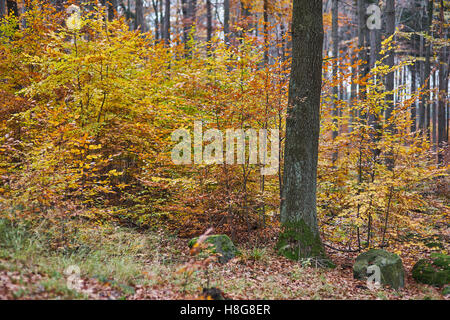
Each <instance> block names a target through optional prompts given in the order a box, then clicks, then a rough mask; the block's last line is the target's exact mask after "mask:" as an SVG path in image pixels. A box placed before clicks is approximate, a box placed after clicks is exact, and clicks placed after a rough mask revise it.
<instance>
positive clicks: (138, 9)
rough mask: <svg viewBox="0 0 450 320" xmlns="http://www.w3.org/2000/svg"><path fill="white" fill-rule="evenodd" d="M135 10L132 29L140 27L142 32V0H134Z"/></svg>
mask: <svg viewBox="0 0 450 320" xmlns="http://www.w3.org/2000/svg"><path fill="white" fill-rule="evenodd" d="M135 9H136V11H135V14H136V16H135V18H134V29H135V30H137V29H138V28H139V29H140V31H141V32H144V31H145V30H144V6H143V0H136V8H135Z"/></svg>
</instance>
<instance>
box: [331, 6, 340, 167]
mask: <svg viewBox="0 0 450 320" xmlns="http://www.w3.org/2000/svg"><path fill="white" fill-rule="evenodd" d="M332 2H333V3H332V7H331V17H332V18H331V20H332V21H331V41H332V42H333V80H337V78H338V60H337V59H338V58H339V35H338V32H339V2H338V0H332ZM338 100H339V87H338V86H337V85H334V86H333V111H332V115H333V123H334V126H335V128H334V129H333V133H332V138H333V140H335V139H336V138H337V136H338V134H339V127H338V126H339V124H338V121H337V118H338V117H339V106H338ZM337 158H338V152H337V151H335V152H333V158H332V161H333V163H334V162H336V160H337Z"/></svg>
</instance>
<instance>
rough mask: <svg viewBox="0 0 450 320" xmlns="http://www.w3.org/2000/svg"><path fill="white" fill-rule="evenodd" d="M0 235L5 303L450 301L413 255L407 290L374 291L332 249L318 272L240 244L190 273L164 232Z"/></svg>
mask: <svg viewBox="0 0 450 320" xmlns="http://www.w3.org/2000/svg"><path fill="white" fill-rule="evenodd" d="M0 231H1V232H0V237H1V239H0V240H1V241H0V299H130V300H134V299H204V298H205V297H202V288H204V287H216V288H219V289H220V290H221V291H222V292H223V294H224V296H225V297H226V298H229V299H346V300H348V299H389V300H390V299H446V300H448V299H450V296H447V297H444V296H442V294H441V291H442V290H441V289H439V288H434V287H432V286H428V285H423V284H417V283H416V282H414V280H413V279H412V278H411V272H410V271H411V267H412V263H410V260H409V259H407V258H406V259H405V258H404V263H405V269H406V275H407V279H406V286H405V288H403V289H401V290H399V291H396V290H393V289H390V288H380V289H374V290H371V289H369V288H368V287H367V285H366V283H365V282H364V281H359V280H355V279H353V272H352V263H353V261H354V256H349V254H348V253H346V254H343V253H342V254H333V253H332V252H330V257H331V258H332V259H333V261H334V262H335V263H336V265H337V267H336V268H335V269H316V268H313V267H312V266H310V265H308V263H299V262H294V261H290V260H287V259H284V258H283V257H280V256H278V255H277V254H276V252H275V250H274V249H273V246H259V247H257V248H246V247H245V246H239V249H240V250H241V253H242V254H241V255H240V256H238V257H237V258H235V259H233V260H231V261H230V262H228V263H227V264H226V265H221V264H218V263H212V264H210V265H209V267H208V268H206V269H200V270H197V271H194V272H192V273H191V272H189V270H190V268H189V266H191V267H192V266H193V265H194V264H193V263H192V262H193V258H192V257H191V256H190V254H189V248H188V246H187V241H186V239H179V238H177V237H175V236H171V235H168V234H167V233H164V232H161V231H149V230H145V231H139V230H136V229H132V228H127V227H118V226H108V227H105V226H101V227H100V226H92V225H91V226H90V227H87V228H84V229H83V231H82V232H81V233H79V234H78V235H77V239H76V242H75V245H73V246H72V247H71V248H67V247H59V248H50V247H49V246H48V243H47V242H46V241H45V239H42V237H40V236H39V235H38V234H37V233H36V232H34V233H31V232H29V231H27V230H25V229H20V228H12V227H10V226H8V224H7V223H6V222H5V221H2V220H0ZM402 258H403V257H402ZM70 266H72V270H70V269H68V267H70ZM78 268H79V269H78ZM78 270H79V274H77V273H76V272H77V271H78ZM70 272H71V273H70ZM68 283H76V284H79V287H78V288H75V289H69V288H68ZM69 287H70V286H69Z"/></svg>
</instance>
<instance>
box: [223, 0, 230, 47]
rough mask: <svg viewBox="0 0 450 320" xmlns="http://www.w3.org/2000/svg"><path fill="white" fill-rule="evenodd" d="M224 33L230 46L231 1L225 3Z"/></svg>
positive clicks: (225, 0) (227, 0)
mask: <svg viewBox="0 0 450 320" xmlns="http://www.w3.org/2000/svg"><path fill="white" fill-rule="evenodd" d="M223 33H224V38H225V43H226V44H230V0H224V1H223Z"/></svg>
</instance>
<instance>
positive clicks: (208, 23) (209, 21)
mask: <svg viewBox="0 0 450 320" xmlns="http://www.w3.org/2000/svg"><path fill="white" fill-rule="evenodd" d="M212 32H213V30H212V5H211V0H206V41H208V43H211V39H212Z"/></svg>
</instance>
